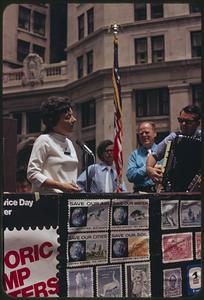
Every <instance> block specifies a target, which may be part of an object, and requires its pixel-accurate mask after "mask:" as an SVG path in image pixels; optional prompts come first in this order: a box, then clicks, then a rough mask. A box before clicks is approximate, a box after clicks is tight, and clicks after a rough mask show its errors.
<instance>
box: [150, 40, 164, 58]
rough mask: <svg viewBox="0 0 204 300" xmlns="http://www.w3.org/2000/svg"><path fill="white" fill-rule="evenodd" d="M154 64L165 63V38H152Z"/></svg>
mask: <svg viewBox="0 0 204 300" xmlns="http://www.w3.org/2000/svg"><path fill="white" fill-rule="evenodd" d="M151 44H152V62H154V63H155V62H162V61H164V36H163V35H160V36H154V37H152V38H151Z"/></svg>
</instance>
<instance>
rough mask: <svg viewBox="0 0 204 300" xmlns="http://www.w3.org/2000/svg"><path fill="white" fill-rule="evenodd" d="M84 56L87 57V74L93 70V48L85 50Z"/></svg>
mask: <svg viewBox="0 0 204 300" xmlns="http://www.w3.org/2000/svg"><path fill="white" fill-rule="evenodd" d="M86 58H87V74H89V73H92V72H93V50H91V51H89V52H87V54H86Z"/></svg>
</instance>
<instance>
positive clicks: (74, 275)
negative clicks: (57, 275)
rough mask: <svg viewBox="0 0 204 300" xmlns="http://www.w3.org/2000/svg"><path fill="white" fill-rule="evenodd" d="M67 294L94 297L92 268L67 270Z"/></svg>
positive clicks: (69, 295)
mask: <svg viewBox="0 0 204 300" xmlns="http://www.w3.org/2000/svg"><path fill="white" fill-rule="evenodd" d="M67 295H68V297H70V298H72V297H73V298H74V297H86V298H88V297H94V292H93V268H91V267H89V268H81V269H79V268H78V269H77V268H74V269H71V270H67Z"/></svg>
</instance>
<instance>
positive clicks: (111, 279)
mask: <svg viewBox="0 0 204 300" xmlns="http://www.w3.org/2000/svg"><path fill="white" fill-rule="evenodd" d="M96 288H97V295H96V296H97V297H108V298H109V297H110V298H112V297H114V298H116V297H119V298H120V297H122V296H123V294H122V265H106V266H97V267H96Z"/></svg>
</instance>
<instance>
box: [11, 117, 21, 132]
mask: <svg viewBox="0 0 204 300" xmlns="http://www.w3.org/2000/svg"><path fill="white" fill-rule="evenodd" d="M13 118H14V119H16V121H17V134H21V132H22V113H21V112H15V113H13Z"/></svg>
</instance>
